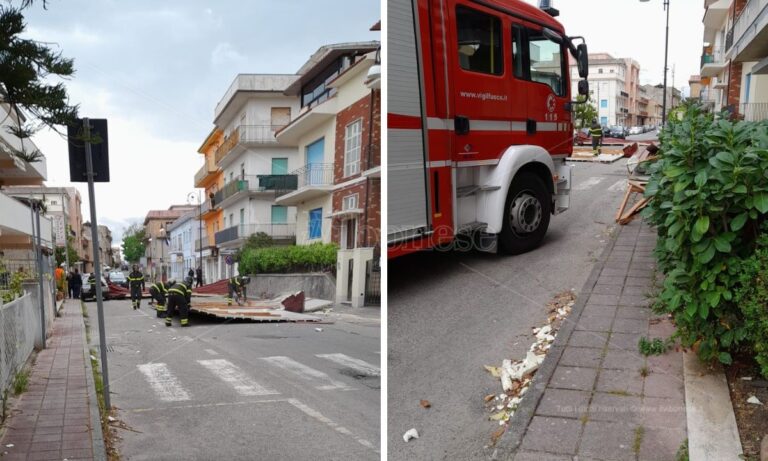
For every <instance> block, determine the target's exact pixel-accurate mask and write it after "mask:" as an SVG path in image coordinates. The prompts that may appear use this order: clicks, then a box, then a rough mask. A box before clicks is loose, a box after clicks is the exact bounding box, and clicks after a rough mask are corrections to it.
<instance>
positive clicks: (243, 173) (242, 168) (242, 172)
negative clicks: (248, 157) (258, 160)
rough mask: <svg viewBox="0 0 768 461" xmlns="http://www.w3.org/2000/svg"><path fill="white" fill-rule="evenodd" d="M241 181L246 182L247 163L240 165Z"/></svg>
mask: <svg viewBox="0 0 768 461" xmlns="http://www.w3.org/2000/svg"><path fill="white" fill-rule="evenodd" d="M240 179H242V180H243V181H245V162H243V163H241V164H240Z"/></svg>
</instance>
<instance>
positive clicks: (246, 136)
mask: <svg viewBox="0 0 768 461" xmlns="http://www.w3.org/2000/svg"><path fill="white" fill-rule="evenodd" d="M283 126H285V125H240V126H239V127H238V128H239V131H240V142H242V143H249V144H273V143H277V139H275V132H276V131H278V130H279V129H280V128H282V127H283Z"/></svg>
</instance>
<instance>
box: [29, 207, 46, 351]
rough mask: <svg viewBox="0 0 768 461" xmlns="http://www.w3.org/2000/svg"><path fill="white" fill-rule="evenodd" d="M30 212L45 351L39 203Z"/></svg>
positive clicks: (41, 329)
mask: <svg viewBox="0 0 768 461" xmlns="http://www.w3.org/2000/svg"><path fill="white" fill-rule="evenodd" d="M32 210H33V211H34V214H35V223H34V225H33V226H32V238H33V239H34V241H35V242H36V243H35V244H34V247H35V260H36V263H37V276H38V283H39V285H40V288H39V290H38V295H39V296H40V333H41V336H40V337H41V339H42V341H40V344H42V348H43V349H45V299H44V298H43V283H44V282H43V251H42V249H41V247H40V245H42V242H41V235H40V234H41V232H40V203H39V202H38V203H33V204H32ZM35 228H37V233H35Z"/></svg>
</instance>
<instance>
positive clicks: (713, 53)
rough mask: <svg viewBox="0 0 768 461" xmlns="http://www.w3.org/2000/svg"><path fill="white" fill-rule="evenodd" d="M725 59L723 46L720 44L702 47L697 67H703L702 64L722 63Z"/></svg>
mask: <svg viewBox="0 0 768 461" xmlns="http://www.w3.org/2000/svg"><path fill="white" fill-rule="evenodd" d="M724 61H725V48H724V47H722V46H715V47H708V48H704V51H703V52H702V54H701V64H700V65H699V68H702V67H704V64H715V63H722V62H724Z"/></svg>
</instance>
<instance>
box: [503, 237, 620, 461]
mask: <svg viewBox="0 0 768 461" xmlns="http://www.w3.org/2000/svg"><path fill="white" fill-rule="evenodd" d="M618 236H619V232H618V228H617V229H616V232H614V235H612V236H611V238H610V240H609V241H608V244H607V245H606V246H605V248H604V249H603V252H602V253H601V254H600V257H599V258H598V260H597V262H596V263H595V265H594V267H593V268H592V272H590V274H589V277H588V278H587V281H586V282H584V285H583V287H582V289H581V291H580V292H579V294H578V299H577V300H576V303H575V304H574V305H573V308H572V309H571V314H570V315H569V316H568V318H567V321H566V322H564V323H563V325H562V326H561V327H560V330H559V331H558V333H557V336H555V341H554V342H553V343H552V346H551V347H550V349H549V352H548V353H547V356H546V357H545V358H544V361H543V362H542V363H541V366H540V367H539V371H537V372H536V375H534V377H533V381H532V383H531V387H530V388H529V389H528V392H526V393H525V394H524V395H523V400H522V401H521V402H520V404H519V405H518V407H517V411H515V415H514V416H513V417H512V420H511V421H510V423H509V428H508V429H507V431H506V432H505V433H504V435H503V436H502V437H501V440H499V443H498V444H497V446H496V448H495V449H494V451H493V453H491V459H493V460H505V459H512V456H514V454H515V453H516V452H517V448H518V447H519V446H520V444H521V443H522V441H523V436H524V435H525V432H526V430H527V429H528V425H529V424H531V420H532V419H533V415H534V413H535V411H536V407H537V406H538V405H539V401H540V400H541V397H542V395H544V390H545V389H546V388H547V385H548V384H549V381H550V379H552V375H553V374H554V373H555V369H556V368H557V364H558V362H560V357H561V356H562V355H563V350H564V349H565V346H566V345H567V344H568V341H569V340H570V339H571V333H573V330H574V328H576V324H577V323H578V321H579V318H580V317H581V313H582V312H583V311H584V307H585V305H586V304H587V299H589V295H590V294H592V288H593V287H594V286H595V284H596V283H597V279H598V277H599V276H600V272H601V271H602V270H603V266H604V265H605V262H606V260H607V259H608V256H609V255H610V254H611V250H613V247H614V246H615V245H616V239H617V238H618Z"/></svg>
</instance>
